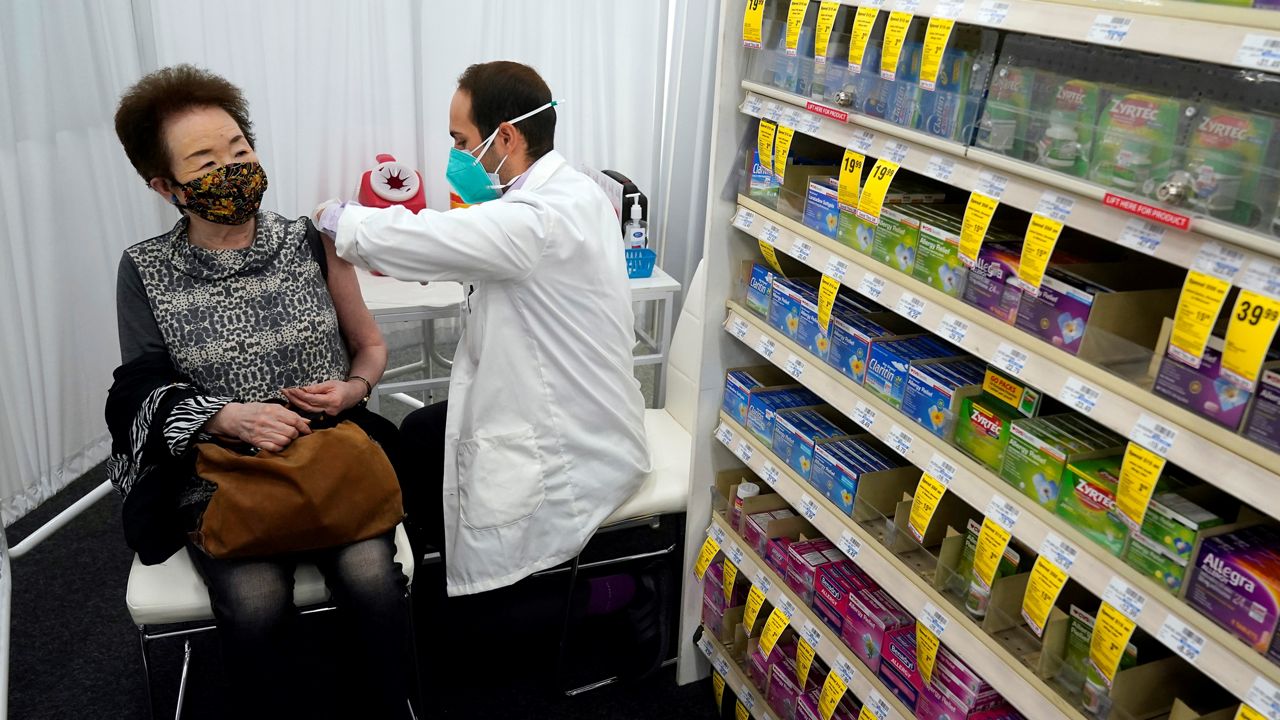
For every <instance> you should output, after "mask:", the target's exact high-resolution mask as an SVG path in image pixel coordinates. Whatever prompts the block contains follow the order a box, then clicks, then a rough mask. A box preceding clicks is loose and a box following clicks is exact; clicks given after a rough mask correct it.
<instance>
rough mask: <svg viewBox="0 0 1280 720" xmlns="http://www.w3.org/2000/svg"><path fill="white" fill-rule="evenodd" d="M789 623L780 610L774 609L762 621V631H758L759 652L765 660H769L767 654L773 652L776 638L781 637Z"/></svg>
mask: <svg viewBox="0 0 1280 720" xmlns="http://www.w3.org/2000/svg"><path fill="white" fill-rule="evenodd" d="M790 623H791V620H790V618H788V617H787V614H786V613H784V612H782V608H774V609H773V612H771V613H769V619H768V620H765V621H764V629H763V630H761V631H760V652H761V653H762V654H763V655H764V656H765V659H768V658H769V653H772V652H773V646H775V645H777V644H778V638H780V637H782V632H783V631H784V630H786V629H787V625H789V624H790Z"/></svg>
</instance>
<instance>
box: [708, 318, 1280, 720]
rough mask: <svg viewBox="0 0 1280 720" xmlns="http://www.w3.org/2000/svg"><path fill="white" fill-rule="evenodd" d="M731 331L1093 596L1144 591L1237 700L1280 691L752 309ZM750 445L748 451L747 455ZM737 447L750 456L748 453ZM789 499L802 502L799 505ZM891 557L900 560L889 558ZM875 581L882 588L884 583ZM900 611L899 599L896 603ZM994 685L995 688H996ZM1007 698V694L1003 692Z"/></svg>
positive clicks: (1167, 601)
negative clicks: (1056, 556) (1006, 515)
mask: <svg viewBox="0 0 1280 720" xmlns="http://www.w3.org/2000/svg"><path fill="white" fill-rule="evenodd" d="M724 327H725V329H726V331H727V332H729V333H730V334H731V335H732V336H734V337H736V338H738V340H739V341H741V342H742V343H743V344H745V345H746V346H747V347H750V348H753V349H755V350H756V352H757V353H758V354H760V355H761V357H764V358H765V359H767V360H768V361H769V362H771V363H773V364H774V365H776V366H777V367H779V368H781V369H783V370H784V371H788V372H790V373H791V374H792V376H793V377H796V380H797V381H798V382H801V383H803V384H804V385H805V386H806V387H808V388H809V389H810V390H812V391H813V392H814V393H816V394H817V395H818V396H819V397H821V398H822V399H823V400H824V401H826V402H827V403H828V404H830V405H831V406H832V407H834V408H836V409H837V410H839V411H840V412H841V413H843V414H844V415H846V416H848V417H849V418H851V419H853V420H854V421H855V422H856V423H858V425H860V426H861V427H862V428H863V429H864V430H866V431H867V432H869V433H871V434H872V435H875V436H876V437H877V438H879V439H880V440H881V441H883V442H884V443H885V444H886V445H887V446H889V447H890V448H891V449H893V450H895V451H896V452H898V453H899V454H900V455H902V457H903V458H905V459H906V460H907V461H908V462H910V463H911V464H913V465H915V466H916V467H918V468H920V469H921V470H927V471H929V473H930V474H931V475H933V476H934V477H937V478H939V479H940V480H943V481H944V482H945V483H947V485H948V491H949V492H952V493H955V494H956V495H957V496H958V497H959V498H960V499H962V500H964V501H965V502H966V503H967V504H968V505H970V506H971V507H973V508H976V509H978V510H980V511H985V510H986V509H987V508H988V507H991V506H992V505H993V504H999V505H1002V506H1007V505H1012V506H1013V507H1014V508H1016V509H1017V520H1016V522H1015V523H1014V525H1013V527H1012V529H1011V532H1012V534H1013V535H1014V537H1016V538H1017V539H1018V540H1019V541H1020V542H1021V543H1023V544H1024V545H1026V546H1028V547H1031V548H1033V549H1039V548H1041V547H1042V546H1043V545H1044V544H1045V542H1046V540H1049V541H1050V542H1052V543H1062V542H1066V543H1067V544H1068V545H1069V546H1072V547H1074V548H1075V550H1076V559H1075V563H1074V565H1073V566H1072V567H1071V568H1070V575H1071V577H1072V579H1074V580H1076V582H1078V583H1080V584H1081V585H1082V586H1083V587H1084V588H1086V589H1087V590H1089V591H1090V592H1091V593H1093V594H1094V595H1096V596H1098V597H1100V598H1101V597H1103V596H1104V595H1105V594H1106V593H1107V590H1108V588H1109V587H1110V586H1112V585H1113V584H1114V583H1122V584H1123V585H1126V586H1129V587H1132V588H1133V589H1135V590H1136V591H1138V592H1139V593H1140V594H1141V595H1142V596H1143V597H1144V598H1145V603H1144V604H1143V609H1142V611H1141V612H1140V613H1139V614H1138V616H1137V618H1136V621H1137V623H1138V625H1139V626H1140V627H1142V628H1143V629H1144V630H1146V631H1147V632H1148V633H1149V634H1151V635H1152V636H1153V637H1160V636H1161V631H1162V629H1163V628H1164V627H1165V626H1166V625H1169V626H1170V627H1187V628H1189V629H1190V630H1191V631H1193V632H1194V633H1196V634H1197V635H1198V636H1199V637H1200V638H1202V639H1203V640H1204V643H1203V646H1202V647H1201V649H1200V652H1199V654H1198V656H1197V657H1195V658H1194V659H1190V658H1188V659H1189V661H1190V662H1192V663H1193V664H1194V665H1195V666H1196V667H1197V668H1199V669H1200V671H1201V672H1203V673H1205V675H1207V676H1208V677H1210V678H1212V679H1213V680H1214V681H1216V682H1217V683H1219V684H1220V685H1222V686H1223V687H1224V688H1226V689H1227V690H1228V691H1230V692H1232V693H1233V694H1235V695H1236V696H1237V697H1239V698H1241V699H1245V698H1248V697H1249V694H1250V693H1251V692H1253V688H1254V685H1255V682H1256V680H1257V679H1259V678H1261V679H1262V681H1263V682H1266V683H1271V684H1280V668H1278V667H1276V666H1275V665H1273V664H1271V663H1270V662H1268V661H1267V659H1266V658H1265V657H1263V656H1262V655H1260V654H1259V653H1257V652H1254V651H1253V650H1252V649H1251V648H1249V647H1248V646H1246V645H1245V644H1244V643H1243V642H1242V641H1240V640H1239V639H1237V638H1236V637H1234V636H1233V635H1231V634H1229V633H1227V632H1226V631H1224V630H1222V629H1221V628H1219V627H1218V626H1217V625H1215V624H1214V623H1213V622H1212V621H1210V620H1209V619H1208V618H1206V617H1204V616H1203V615H1201V614H1200V613H1198V612H1196V611H1195V610H1194V609H1192V608H1190V607H1189V606H1187V605H1186V604H1184V603H1182V602H1181V601H1179V600H1178V599H1176V598H1174V597H1172V596H1170V595H1168V594H1167V593H1166V592H1165V591H1164V590H1163V589H1161V588H1159V586H1157V585H1156V584H1154V582H1153V581H1151V580H1149V579H1148V578H1147V577H1146V576H1145V575H1143V574H1142V573H1139V572H1138V571H1136V570H1134V569H1133V568H1130V567H1129V566H1127V565H1126V564H1125V563H1124V562H1122V561H1121V560H1120V559H1119V558H1116V557H1114V556H1112V555H1111V554H1109V553H1107V552H1106V551H1105V550H1103V549H1102V548H1100V547H1099V546H1097V545H1096V544H1094V543H1093V542H1091V541H1090V540H1088V539H1087V538H1086V537H1084V536H1083V535H1081V534H1080V533H1079V532H1078V531H1076V529H1075V528H1074V527H1072V526H1071V525H1070V524H1069V523H1067V522H1066V521H1065V520H1063V519H1062V518H1060V517H1058V516H1057V515H1054V514H1053V513H1050V512H1048V511H1046V510H1045V509H1044V508H1042V507H1040V506H1039V505H1038V504H1037V503H1035V502H1033V501H1031V500H1029V499H1027V498H1025V497H1024V496H1022V495H1021V494H1020V493H1019V492H1018V491H1017V490H1016V489H1014V488H1011V487H1010V486H1009V485H1007V484H1006V483H1004V481H1002V480H1001V479H1000V478H999V477H997V476H996V475H995V474H994V473H992V472H991V471H990V470H988V469H987V468H986V467H984V466H982V465H980V464H978V463H977V462H975V461H973V460H972V459H970V458H969V457H968V456H966V455H965V454H964V453H963V452H961V451H960V450H958V449H956V448H954V447H952V446H950V445H948V444H947V443H945V442H944V441H942V440H941V439H940V438H938V437H936V436H935V435H933V434H932V433H928V432H925V431H924V430H922V429H921V428H919V426H917V425H916V424H915V423H914V422H913V421H912V420H911V419H909V418H908V417H907V416H906V415H904V414H903V413H902V412H901V411H900V410H897V409H896V408H893V407H891V406H889V405H888V404H887V403H885V402H883V401H882V400H880V399H879V398H877V397H875V396H874V395H872V394H871V393H870V392H869V391H868V390H866V389H864V388H862V387H861V386H859V385H857V384H856V383H854V382H853V381H852V380H850V379H849V378H847V377H845V376H844V375H842V374H840V373H839V372H838V371H836V370H835V369H834V368H832V367H830V366H828V365H827V364H826V363H825V362H823V361H822V360H820V359H818V358H816V357H813V356H812V355H810V354H809V353H808V352H806V351H805V350H804V349H803V348H801V347H800V346H799V345H797V344H796V343H794V342H793V341H791V340H790V339H789V338H787V337H785V336H784V335H783V334H782V333H781V332H779V331H777V330H776V329H774V328H772V327H770V326H769V325H768V324H766V323H765V322H764V321H763V320H761V319H760V318H758V317H756V316H755V315H754V314H752V313H751V312H750V311H748V310H747V309H746V308H744V307H742V306H741V305H738V304H737V303H733V302H731V303H729V309H728V315H727V318H726V320H725V323H724ZM766 340H767V341H768V342H765V341H766ZM770 347H772V348H773V351H772V353H768V352H762V349H763V350H767V349H768V348H770ZM797 360H798V361H799V362H797ZM789 368H790V370H789ZM797 368H798V369H799V370H800V372H798V373H797V372H794V370H795V369H797ZM731 423H732V421H729V422H728V423H726V421H725V418H724V417H723V416H722V419H721V425H722V426H726V427H728V429H729V431H730V432H732V433H733V440H732V442H731V443H726V442H725V440H724V439H723V437H721V438H720V439H721V442H722V443H723V444H725V445H726V447H728V448H729V449H730V450H731V451H733V452H734V453H735V454H737V455H738V458H739V459H740V460H742V461H743V462H746V463H747V464H748V465H749V466H751V468H752V470H754V471H756V472H757V474H759V475H760V476H761V477H763V478H766V482H767V479H768V477H771V476H773V475H775V474H778V473H779V472H781V474H782V475H786V476H787V477H788V478H789V479H791V481H792V483H791V484H792V485H794V486H795V488H794V489H793V488H791V487H790V486H789V487H788V489H786V490H785V491H784V490H783V489H778V490H777V492H779V494H782V495H783V496H784V497H787V499H788V500H789V501H792V503H793V504H796V503H799V502H801V501H803V499H804V498H803V497H801V496H800V495H799V493H807V490H806V488H808V484H807V483H805V482H803V481H802V480H801V479H800V478H799V477H798V476H796V475H795V474H794V473H792V472H791V471H790V469H789V468H785V467H784V468H780V469H779V468H776V466H775V465H774V463H773V462H772V460H771V459H770V458H771V457H772V453H771V452H770V451H769V450H767V449H765V448H764V447H763V445H761V444H759V443H758V442H755V438H752V437H749V436H746V435H747V434H746V433H742V432H741V431H740V430H738V428H736V427H733V426H732V425H731ZM717 432H720V431H717ZM744 442H745V443H746V445H742V444H743V443H744ZM740 446H741V447H750V448H751V449H750V450H749V451H744V450H742V449H740ZM771 466H772V467H771ZM775 487H776V486H775ZM788 493H790V495H793V496H796V497H794V498H793V497H791V496H789V495H788ZM823 503H826V500H825V499H821V502H819V503H818V505H819V506H820V507H823ZM797 507H798V505H797ZM823 512H826V513H827V514H828V515H831V517H830V518H828V523H827V524H828V527H832V528H835V529H834V530H833V531H834V532H835V533H836V534H835V535H832V534H830V533H828V532H827V528H824V527H821V526H819V529H821V530H823V532H824V534H827V536H828V537H830V538H832V539H833V540H834V539H835V538H836V537H839V536H840V535H841V534H842V533H845V532H855V531H856V530H860V528H859V527H858V525H857V524H856V523H854V522H853V521H852V520H851V519H849V518H847V517H845V516H843V515H842V514H839V513H838V512H835V511H834V508H833V507H832V506H830V504H829V503H826V506H825V507H823ZM815 525H816V523H815ZM884 554H885V555H886V556H887V557H888V558H890V559H891V558H893V556H892V554H890V553H889V552H888V551H887V550H885V551H884ZM897 564H898V565H899V569H898V570H897V572H898V573H899V574H903V573H907V574H909V569H906V568H905V567H903V566H901V563H897ZM868 572H870V570H869V569H868ZM876 579H877V581H881V580H880V578H879V577H877V578H876ZM881 582H883V581H881ZM897 583H898V584H899V585H902V583H903V581H902V580H901V579H899V580H897ZM912 584H918V583H912ZM887 586H888V585H887V584H886V587H887ZM891 594H892V591H891ZM895 597H896V595H895ZM901 601H902V599H901V598H899V602H901ZM984 637H985V636H984ZM966 659H968V658H966ZM975 667H979V666H977V665H975ZM980 667H992V666H991V665H983V666H980ZM992 685H995V682H994V681H992ZM997 687H998V686H997ZM1001 692H1004V691H1003V689H1001Z"/></svg>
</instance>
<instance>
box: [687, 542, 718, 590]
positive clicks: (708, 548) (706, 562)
mask: <svg viewBox="0 0 1280 720" xmlns="http://www.w3.org/2000/svg"><path fill="white" fill-rule="evenodd" d="M719 552H720V543H718V542H716V539H715V538H713V537H711V536H710V535H708V536H707V539H706V541H705V542H703V543H702V549H701V550H699V551H698V562H697V563H695V564H694V566H693V574H694V575H697V576H698V579H699V580H701V579H702V576H703V575H706V574H707V568H708V567H710V566H711V561H712V560H714V559H715V557H716V554H717V553H719Z"/></svg>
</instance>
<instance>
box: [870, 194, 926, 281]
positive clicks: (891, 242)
mask: <svg viewBox="0 0 1280 720" xmlns="http://www.w3.org/2000/svg"><path fill="white" fill-rule="evenodd" d="M919 240H920V215H919V213H918V212H917V211H916V208H915V207H913V206H911V205H898V206H893V207H888V206H886V207H884V208H883V209H882V210H881V211H880V224H879V225H877V226H876V230H875V235H874V238H873V239H872V242H871V257H872V258H874V259H875V260H877V261H879V262H881V263H883V264H885V265H888V266H889V267H891V268H893V269H894V270H897V271H898V272H900V273H906V274H907V275H910V274H911V272H912V270H914V269H915V266H916V244H917V243H918V242H919Z"/></svg>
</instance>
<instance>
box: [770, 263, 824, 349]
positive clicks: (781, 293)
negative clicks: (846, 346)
mask: <svg viewBox="0 0 1280 720" xmlns="http://www.w3.org/2000/svg"><path fill="white" fill-rule="evenodd" d="M769 324H770V325H771V326H773V327H774V328H777V329H778V330H779V331H780V332H782V333H783V334H784V335H786V336H787V337H789V338H791V339H792V340H794V341H796V343H798V344H799V345H801V346H802V347H804V349H806V350H808V351H809V352H810V353H811V354H812V355H814V356H815V357H818V358H821V359H823V360H825V359H826V358H827V352H828V350H829V349H830V345H831V341H830V338H829V336H828V335H827V333H826V332H824V331H823V330H822V327H821V326H820V325H818V291H817V290H816V289H814V287H813V286H812V285H809V284H807V283H801V282H796V281H794V280H787V279H785V278H781V277H778V278H774V281H773V297H772V298H771V300H770V302H769Z"/></svg>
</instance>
